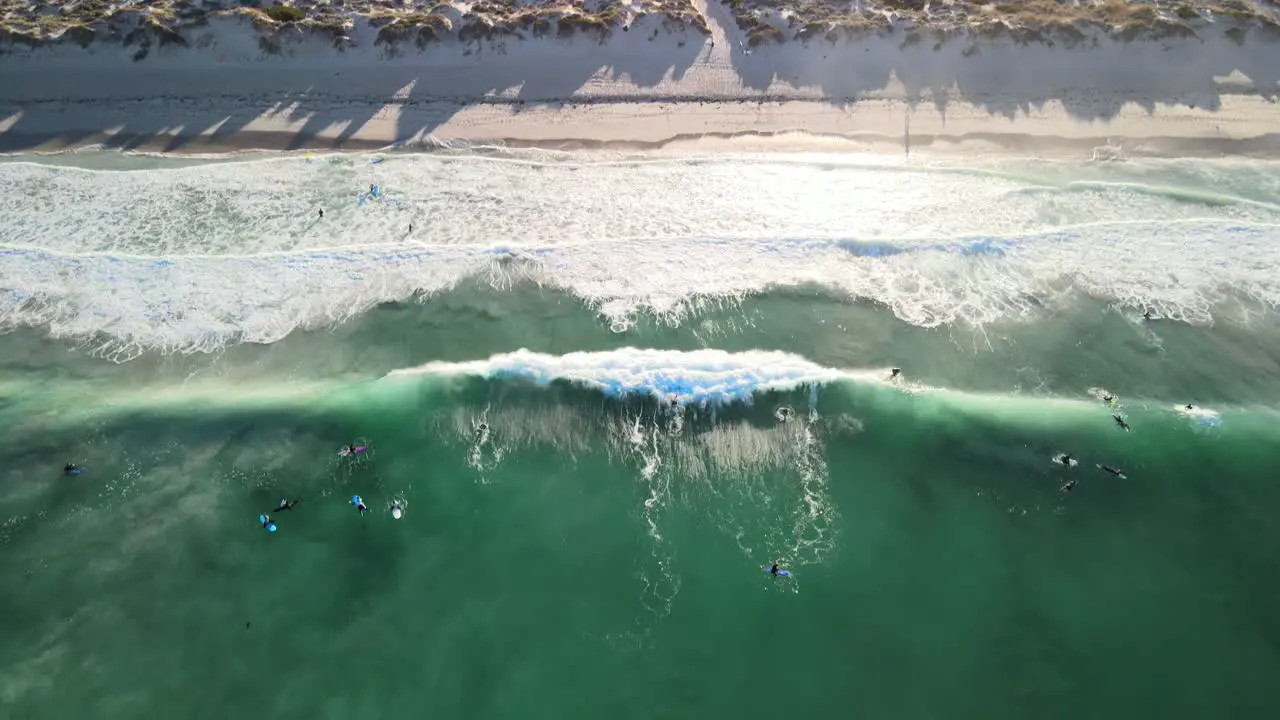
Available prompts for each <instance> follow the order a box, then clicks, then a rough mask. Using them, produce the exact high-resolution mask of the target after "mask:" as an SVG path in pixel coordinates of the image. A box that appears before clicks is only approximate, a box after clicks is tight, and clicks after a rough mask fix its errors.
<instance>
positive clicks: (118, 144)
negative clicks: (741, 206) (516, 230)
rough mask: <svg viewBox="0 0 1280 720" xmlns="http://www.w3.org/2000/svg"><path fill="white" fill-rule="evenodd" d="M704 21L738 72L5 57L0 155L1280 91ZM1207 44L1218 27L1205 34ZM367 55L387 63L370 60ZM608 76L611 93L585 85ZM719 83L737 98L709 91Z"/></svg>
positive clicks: (1195, 55)
mask: <svg viewBox="0 0 1280 720" xmlns="http://www.w3.org/2000/svg"><path fill="white" fill-rule="evenodd" d="M707 14H708V18H709V21H710V24H711V27H712V29H713V31H715V35H713V37H723V38H724V39H725V41H726V44H727V45H728V46H729V47H728V48H727V50H728V65H727V67H726V66H725V64H724V60H723V58H724V55H723V54H721V53H723V52H724V50H725V48H721V49H720V53H717V57H718V58H719V59H717V60H716V61H715V62H716V65H715V66H707V67H703V66H704V65H708V64H709V62H710V61H709V59H708V57H709V56H708V54H707V51H708V49H709V47H708V46H709V44H710V42H711V39H710V38H706V37H705V36H703V35H702V34H701V33H699V32H697V31H695V30H692V29H688V30H687V31H686V32H684V33H683V34H682V35H675V36H667V37H657V35H656V34H655V36H654V37H648V35H649V32H650V30H649V29H646V30H644V31H642V32H640V31H637V30H633V31H632V32H631V33H629V34H627V33H623V32H622V31H620V30H614V31H613V32H612V34H611V36H610V37H608V38H607V42H606V41H601V40H598V39H597V38H596V37H594V36H589V35H582V34H579V35H576V36H574V37H572V38H567V39H565V38H552V37H546V38H536V39H535V38H529V39H527V40H523V41H522V40H520V39H516V38H507V39H496V40H495V39H485V40H473V41H469V42H466V43H445V44H442V45H440V46H430V47H429V48H428V49H427V50H426V51H425V52H424V53H419V51H418V50H417V49H416V48H415V47H413V45H412V43H408V44H407V45H405V46H403V48H402V49H397V48H389V47H387V46H376V45H375V42H374V36H373V35H372V34H371V33H372V31H368V32H364V33H363V34H362V33H353V34H355V35H356V36H357V44H358V48H357V50H352V51H348V52H359V53H364V59H363V60H361V59H356V58H353V60H352V62H351V63H349V64H344V63H343V62H342V61H341V60H340V58H341V55H339V54H338V52H339V51H337V50H332V51H329V50H326V49H325V48H324V47H323V46H322V47H320V50H321V52H319V53H313V54H312V55H310V56H305V54H303V55H300V56H299V57H298V58H295V59H291V60H279V61H277V60H275V59H269V60H263V61H262V62H258V63H241V64H237V65H219V64H217V63H216V62H214V61H212V60H211V59H210V58H204V57H203V56H189V57H177V56H174V55H166V54H164V53H163V52H157V53H153V54H152V56H151V57H149V58H147V59H145V60H144V61H142V62H138V63H132V62H128V61H124V62H121V60H120V58H123V57H127V56H126V55H125V53H127V51H128V49H125V48H121V49H120V53H121V55H120V57H119V58H117V57H114V56H111V53H112V52H113V51H112V50H111V49H108V48H107V47H105V46H103V47H99V48H98V50H97V51H98V53H99V56H100V57H102V58H103V62H102V64H101V65H100V66H94V67H90V66H89V65H88V63H86V62H83V61H77V62H74V63H73V64H72V65H70V66H67V67H65V69H60V68H59V67H58V66H57V65H48V64H45V63H43V62H41V61H38V60H37V61H32V62H28V61H26V60H24V59H22V58H17V57H9V58H5V57H2V56H0V150H3V151H11V152H12V151H23V150H31V149H35V148H40V147H44V148H57V147H70V146H75V145H80V144H85V143H87V142H95V141H97V142H102V143H103V144H104V145H106V146H107V147H111V148H120V149H126V150H129V149H137V148H141V147H144V146H145V147H146V148H148V149H157V150H164V151H175V150H180V149H184V148H185V149H198V148H199V147H200V146H202V145H203V146H209V147H226V146H228V145H231V144H233V143H234V140H233V136H234V135H235V134H236V133H239V132H241V131H244V130H247V129H250V130H251V129H254V128H252V127H251V125H252V124H253V123H254V121H255V120H260V119H268V118H269V119H272V120H276V121H280V120H283V121H286V122H287V123H288V125H289V126H288V129H287V131H283V132H280V128H281V127H282V125H280V124H279V123H278V122H276V123H272V124H271V125H270V127H271V128H273V129H274V130H275V131H277V132H278V133H279V135H278V138H277V139H276V140H265V141H264V136H260V137H258V138H256V139H255V141H254V144H255V145H262V146H265V147H278V148H282V149H297V148H301V147H304V146H305V147H332V148H340V147H344V146H347V147H351V146H352V145H353V144H354V143H353V138H354V137H355V135H356V133H357V132H359V131H360V129H361V128H363V127H365V126H366V125H367V124H368V123H369V122H370V121H372V120H375V119H377V120H379V121H381V120H383V119H384V118H387V117H389V116H390V115H391V114H393V113H396V119H395V121H394V123H393V124H392V126H393V127H394V132H393V133H392V134H393V136H394V137H393V139H392V142H403V141H407V140H413V139H416V138H424V137H426V136H428V135H429V134H430V133H432V132H433V131H434V130H436V129H437V128H439V127H440V126H441V125H443V124H444V123H446V122H448V121H449V120H450V119H451V118H452V117H453V116H454V115H456V114H457V113H458V112H459V111H460V110H462V109H463V108H466V107H468V106H469V105H474V104H477V103H488V104H508V105H510V106H512V107H514V108H515V109H516V110H517V111H518V110H519V109H520V108H524V107H536V106H548V105H550V106H557V105H561V104H563V103H565V102H577V103H616V102H624V101H626V102H632V101H646V100H647V101H670V100H733V99H744V98H743V96H742V93H741V92H739V91H737V90H734V89H732V85H733V84H735V83H734V82H733V80H734V76H736V82H737V83H739V84H740V85H741V86H742V87H745V88H746V89H747V90H748V91H754V92H755V93H758V94H759V98H760V99H765V98H771V99H783V98H785V97H786V96H788V95H792V94H794V93H795V91H798V90H800V89H806V90H807V94H808V95H809V96H811V97H814V99H819V98H818V97H817V96H815V95H814V93H813V92H812V89H813V88H818V89H820V91H821V97H820V99H821V100H823V101H826V102H830V103H832V104H834V105H838V106H855V105H856V104H857V103H858V102H859V100H861V99H864V98H867V97H869V96H883V95H884V93H885V91H886V88H898V89H895V90H893V91H892V92H893V93H894V94H896V93H899V92H900V93H901V96H902V98H903V99H904V100H905V101H906V102H907V103H909V104H911V103H917V102H932V103H934V104H935V105H937V106H938V107H939V108H940V109H943V110H945V109H946V106H947V104H948V102H949V101H950V100H963V101H965V102H967V103H970V104H972V105H976V106H978V107H981V108H983V109H985V110H986V111H988V112H991V113H994V114H997V115H1002V116H1005V117H1015V116H1017V115H1020V114H1026V113H1031V112H1035V111H1036V110H1037V109H1038V108H1040V107H1042V106H1043V105H1044V104H1045V103H1047V102H1050V101H1055V100H1056V101H1059V102H1061V103H1062V105H1063V106H1064V107H1065V109H1066V110H1067V112H1068V113H1069V114H1071V115H1072V116H1073V117H1075V118H1077V119H1081V120H1087V121H1093V120H1104V121H1105V120H1110V119H1112V118H1115V117H1116V116H1117V115H1118V114H1119V113H1120V111H1121V110H1122V108H1123V107H1124V106H1125V105H1126V104H1129V103H1132V104H1135V105H1137V106H1139V107H1142V108H1144V109H1146V110H1147V111H1152V110H1154V109H1155V107H1156V106H1157V105H1160V104H1181V105H1185V106H1192V107H1198V108H1203V109H1208V110H1216V109H1218V108H1220V107H1221V102H1222V93H1223V91H1224V90H1223V85H1222V83H1221V82H1220V79H1221V78H1222V77H1224V76H1228V75H1231V74H1232V73H1233V72H1235V73H1239V74H1242V75H1244V76H1245V77H1247V78H1248V79H1249V80H1250V81H1251V82H1252V84H1253V85H1254V86H1255V88H1257V90H1256V91H1257V92H1260V93H1262V94H1263V95H1264V96H1271V95H1274V94H1276V92H1277V90H1280V43H1274V42H1268V40H1269V38H1265V37H1261V36H1260V35H1259V36H1258V37H1254V35H1258V33H1256V32H1255V33H1254V34H1253V35H1248V36H1247V37H1246V35H1239V34H1237V36H1236V37H1234V38H1231V37H1230V36H1229V35H1228V36H1218V37H1214V38H1211V39H1209V40H1205V41H1201V40H1197V39H1195V38H1191V39H1182V38H1173V39H1168V40H1159V41H1133V42H1129V43H1120V42H1111V41H1107V40H1103V41H1101V42H1097V41H1094V40H1092V39H1086V40H1081V41H1080V42H1079V43H1077V44H1076V45H1075V46H1074V47H1066V46H1064V45H1062V44H1058V45H1053V44H1052V43H1048V44H1040V43H1032V44H1025V43H1018V42H1014V41H1012V40H1010V39H1008V38H1005V39H1001V40H991V41H987V40H983V41H980V42H979V41H976V40H974V39H971V38H955V39H951V40H948V41H945V42H944V41H939V40H938V39H937V38H935V37H934V36H933V35H932V34H929V33H926V32H913V31H897V32H892V33H888V34H885V35H882V36H873V37H867V38H864V39H861V40H858V41H844V40H840V41H837V42H830V41H827V40H825V39H811V40H807V41H805V40H793V41H790V42H788V43H785V44H782V45H776V44H767V45H764V46H761V47H758V48H755V49H749V48H748V47H747V46H746V44H745V43H744V39H745V36H744V33H743V32H742V31H741V30H740V29H739V28H738V27H737V25H736V22H735V21H734V19H733V17H732V15H731V14H730V12H729V10H728V8H727V7H726V6H724V5H722V4H720V3H719V2H718V1H717V0H711V2H709V3H708V8H707ZM721 32H722V33H723V34H722V35H721ZM1211 32H1216V31H1212V30H1205V31H1204V33H1206V36H1207V34H1208V33H1211ZM535 40H536V43H537V45H536V46H534V45H533V44H532V43H534V42H535ZM646 40H647V41H648V42H652V43H653V45H652V50H649V47H650V46H649V45H648V44H647V43H646ZM526 43H529V45H526ZM370 48H376V51H377V52H378V53H380V55H379V57H380V58H381V60H383V61H378V62H372V61H371V60H372V56H371V53H372V52H373V51H371V50H370ZM315 49H316V48H314V47H313V48H311V50H313V51H314V50H315ZM170 52H174V53H187V54H190V53H192V52H193V51H189V50H185V49H182V50H172V49H171V50H170ZM695 66H698V68H699V72H700V73H702V74H703V75H704V77H703V78H701V79H700V80H699V82H698V83H697V87H693V86H692V85H689V84H686V85H685V86H683V87H681V88H678V89H674V90H673V89H671V86H667V87H666V88H665V89H664V88H662V87H660V86H661V83H662V82H663V81H664V79H666V78H668V77H670V78H672V79H674V80H680V79H681V78H682V77H684V75H685V74H686V73H687V72H688V71H689V70H690V69H691V68H693V67H695ZM717 74H721V75H723V76H724V78H725V82H724V83H721V82H720V80H719V79H718V78H716V77H715V76H716V75H717ZM708 77H710V79H711V80H712V82H707V81H706V80H707V79H708ZM601 78H603V79H604V80H605V83H604V84H602V85H599V86H598V88H592V87H589V86H590V85H593V84H594V82H593V79H595V80H599V79H601ZM622 78H626V79H629V81H630V83H631V84H632V85H634V86H636V87H638V88H640V89H641V90H647V91H648V92H645V93H643V94H637V95H635V96H634V97H631V96H616V95H610V94H609V93H611V92H614V90H613V89H611V88H610V85H609V80H612V79H622ZM721 85H724V86H725V87H728V88H729V89H727V90H715V89H714V88H717V87H720V86H721ZM224 88H225V89H224ZM689 88H692V89H689ZM708 88H711V89H708ZM1241 91H1242V90H1241ZM700 93H701V94H700ZM575 94H576V95H577V96H576V97H575ZM262 127H263V129H265V128H266V127H268V126H266V125H264V126H262ZM772 129H777V128H772ZM385 134H386V133H383V135H385ZM360 145H361V146H364V147H368V146H369V143H368V142H367V141H365V142H362V143H360Z"/></svg>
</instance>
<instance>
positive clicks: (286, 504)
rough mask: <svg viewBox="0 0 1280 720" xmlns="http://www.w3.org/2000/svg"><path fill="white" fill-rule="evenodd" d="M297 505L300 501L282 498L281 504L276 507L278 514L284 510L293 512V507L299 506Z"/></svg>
mask: <svg viewBox="0 0 1280 720" xmlns="http://www.w3.org/2000/svg"><path fill="white" fill-rule="evenodd" d="M297 504H298V501H297V500H289V499H287V498H280V504H279V505H277V506H276V512H281V511H283V510H292V509H293V506H294V505H297Z"/></svg>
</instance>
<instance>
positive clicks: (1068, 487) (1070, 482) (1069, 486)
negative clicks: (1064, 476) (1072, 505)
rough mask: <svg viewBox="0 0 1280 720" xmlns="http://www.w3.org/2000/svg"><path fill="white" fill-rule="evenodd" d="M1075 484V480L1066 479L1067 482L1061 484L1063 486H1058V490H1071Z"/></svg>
mask: <svg viewBox="0 0 1280 720" xmlns="http://www.w3.org/2000/svg"><path fill="white" fill-rule="evenodd" d="M1075 486H1076V481H1075V480H1068V481H1067V484H1066V485H1063V486H1062V487H1060V488H1058V490H1059V491H1060V492H1064V493H1067V492H1071V490H1072V489H1073V488H1074V487H1075Z"/></svg>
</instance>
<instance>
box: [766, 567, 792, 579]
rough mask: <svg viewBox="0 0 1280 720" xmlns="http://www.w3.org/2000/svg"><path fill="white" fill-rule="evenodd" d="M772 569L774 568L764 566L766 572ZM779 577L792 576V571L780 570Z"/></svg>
mask: <svg viewBox="0 0 1280 720" xmlns="http://www.w3.org/2000/svg"><path fill="white" fill-rule="evenodd" d="M771 569H772V568H763V570H764V571H765V572H769V570H771ZM778 577H791V571H790V570H779V571H778Z"/></svg>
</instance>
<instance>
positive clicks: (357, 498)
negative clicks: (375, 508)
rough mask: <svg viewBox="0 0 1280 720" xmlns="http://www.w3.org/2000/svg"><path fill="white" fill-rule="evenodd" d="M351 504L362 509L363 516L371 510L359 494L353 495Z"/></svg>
mask: <svg viewBox="0 0 1280 720" xmlns="http://www.w3.org/2000/svg"><path fill="white" fill-rule="evenodd" d="M351 504H352V505H354V506H355V508H356V509H357V510H359V511H360V515H361V516H363V515H364V514H365V513H367V512H369V507H368V506H367V505H365V504H364V500H361V499H360V496H359V495H352V496H351Z"/></svg>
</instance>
